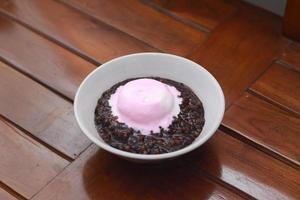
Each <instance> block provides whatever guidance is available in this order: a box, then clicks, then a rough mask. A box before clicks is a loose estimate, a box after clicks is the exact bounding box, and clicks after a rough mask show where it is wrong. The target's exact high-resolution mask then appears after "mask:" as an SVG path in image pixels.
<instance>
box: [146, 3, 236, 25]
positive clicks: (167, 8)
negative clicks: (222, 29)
mask: <svg viewBox="0 0 300 200" xmlns="http://www.w3.org/2000/svg"><path fill="white" fill-rule="evenodd" d="M143 1H144V2H146V3H147V4H149V5H151V6H153V7H154V8H156V9H158V10H160V11H163V12H164V13H165V14H169V15H171V16H172V17H175V18H176V19H178V20H181V21H182V22H184V23H188V24H190V23H191V22H192V23H195V24H199V25H201V26H204V27H206V28H208V29H209V30H212V29H214V28H215V27H216V26H217V25H218V24H220V23H221V22H222V21H223V20H225V19H226V18H227V17H228V16H230V15H232V14H233V13H234V12H235V11H236V10H237V8H236V7H235V6H234V5H233V4H230V3H228V2H226V1H223V0H143Z"/></svg>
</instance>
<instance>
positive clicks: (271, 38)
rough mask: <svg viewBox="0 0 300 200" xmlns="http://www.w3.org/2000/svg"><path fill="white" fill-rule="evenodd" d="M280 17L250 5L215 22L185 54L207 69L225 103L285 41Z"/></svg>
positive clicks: (229, 100) (263, 68) (265, 63)
mask: <svg viewBox="0 0 300 200" xmlns="http://www.w3.org/2000/svg"><path fill="white" fill-rule="evenodd" d="M280 24H281V19H280V18H279V17H278V16H275V15H273V14H271V13H268V12H266V11H263V10H261V9H258V8H255V7H251V6H240V10H239V11H238V12H237V13H236V14H235V15H233V16H232V17H230V18H229V19H228V20H227V21H226V22H224V23H223V24H222V25H220V26H218V27H217V28H216V29H215V31H214V32H213V34H212V35H211V36H210V37H209V39H208V40H207V41H206V42H205V43H204V44H203V45H202V46H201V47H200V48H199V49H197V50H195V51H194V53H192V54H191V55H190V56H188V57H189V58H191V59H192V60H194V61H195V62H197V63H199V64H200V65H202V66H204V67H205V68H206V69H208V70H209V71H210V72H211V73H212V74H213V75H214V76H215V77H216V79H217V80H218V81H219V82H220V84H221V87H222V88H223V90H224V93H225V98H226V106H227V107H228V105H230V103H232V102H233V101H234V100H235V99H237V98H238V97H239V96H240V95H241V94H242V93H243V91H244V90H245V89H246V88H247V87H248V86H249V85H250V84H251V83H252V82H253V81H254V80H255V79H256V78H257V77H258V76H259V75H260V74H261V73H263V72H264V70H265V69H266V68H267V67H268V66H269V65H270V64H271V63H272V61H273V60H274V59H275V58H276V57H277V56H279V54H280V52H282V51H283V48H284V47H285V46H286V45H287V43H288V41H287V40H286V39H284V38H283V37H282V36H281V25H280Z"/></svg>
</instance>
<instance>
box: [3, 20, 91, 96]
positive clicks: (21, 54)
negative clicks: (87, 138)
mask: <svg viewBox="0 0 300 200" xmlns="http://www.w3.org/2000/svg"><path fill="white" fill-rule="evenodd" d="M0 29H1V31H0V43H1V45H0V57H2V59H4V60H5V61H6V62H9V63H11V64H12V65H14V66H15V67H16V68H18V69H20V70H22V71H24V72H25V73H27V74H30V75H31V76H33V77H34V78H35V79H38V80H39V81H41V82H43V83H44V84H46V85H48V86H49V87H51V88H54V89H55V90H56V91H58V92H60V93H62V94H64V95H65V96H67V97H68V98H70V99H72V98H74V96H75V92H76V90H77V88H78V86H79V84H80V83H81V81H82V80H83V78H84V77H85V76H87V74H88V73H89V72H91V71H92V70H93V69H94V65H92V64H91V63H89V62H87V61H85V60H83V59H82V58H80V57H78V56H76V55H74V54H72V53H70V52H69V51H67V50H65V49H63V48H61V47H60V46H58V45H56V44H54V43H52V42H50V41H48V40H46V39H44V38H43V37H40V36H38V35H37V34H35V33H33V32H32V31H30V30H28V29H26V28H24V27H22V26H20V25H18V24H17V23H15V22H12V21H11V20H8V19H6V18H4V17H2V16H0Z"/></svg>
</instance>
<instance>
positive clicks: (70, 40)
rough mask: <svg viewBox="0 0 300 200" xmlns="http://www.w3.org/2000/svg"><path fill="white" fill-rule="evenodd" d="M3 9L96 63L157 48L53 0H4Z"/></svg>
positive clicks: (1, 7)
mask: <svg viewBox="0 0 300 200" xmlns="http://www.w3.org/2000/svg"><path fill="white" fill-rule="evenodd" d="M0 10H1V11H3V12H4V13H6V14H7V15H9V16H11V17H13V18H14V19H15V20H19V21H21V22H22V23H24V24H26V25H28V26H30V27H31V28H33V29H34V30H37V31H39V32H42V33H43V34H44V35H46V36H47V37H49V38H51V39H53V40H56V41H58V42H59V43H60V44H61V45H63V46H66V47H67V48H70V49H72V50H73V51H74V52H78V53H79V54H80V55H82V56H84V57H85V58H88V59H90V60H91V61H93V62H95V63H97V62H98V63H103V62H105V61H107V60H110V59H112V58H115V57H117V56H122V55H126V54H129V53H136V52H142V51H157V50H155V49H154V48H151V47H150V46H149V45H147V44H146V43H144V42H142V41H139V40H137V39H135V38H134V37H132V36H130V35H128V34H126V33H123V32H121V31H119V30H117V29H115V28H113V27H111V26H110V25H107V24H104V23H103V22H101V21H97V20H94V19H93V18H91V17H89V16H87V15H84V14H82V13H80V12H77V11H76V10H74V9H72V8H69V7H66V6H64V5H63V4H61V3H58V2H56V1H53V0H43V1H40V0H24V1H23V0H12V1H11V0H9V1H1V2H0ZM41 10H43V11H44V12H40V11H41ZM53 10H55V12H53ZM82 38H84V39H82ZM116 44H118V45H116Z"/></svg>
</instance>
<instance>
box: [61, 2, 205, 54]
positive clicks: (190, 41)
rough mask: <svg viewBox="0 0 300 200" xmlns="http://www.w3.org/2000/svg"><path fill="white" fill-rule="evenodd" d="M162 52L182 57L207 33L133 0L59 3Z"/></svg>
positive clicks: (199, 42)
mask: <svg viewBox="0 0 300 200" xmlns="http://www.w3.org/2000/svg"><path fill="white" fill-rule="evenodd" d="M62 1H63V2H65V3H67V4H69V5H72V6H74V7H76V8H78V9H80V10H82V11H83V12H85V13H88V14H89V15H91V16H93V17H95V18H97V19H99V20H100V21H103V22H105V23H107V24H109V25H112V26H114V27H116V28H118V29H120V30H121V31H124V32H126V33H128V34H130V35H132V36H134V37H136V38H138V39H139V40H142V41H144V42H146V43H148V44H150V45H152V46H154V47H156V48H158V49H160V50H162V51H166V52H170V53H174V54H178V55H183V56H184V55H186V54H187V53H189V52H190V51H191V50H192V49H193V48H195V47H196V46H198V45H199V44H201V43H202V42H203V41H204V40H205V39H206V36H207V33H204V32H202V31H199V30H197V29H195V28H192V27H190V26H187V25H185V24H183V23H181V22H178V21H177V20H175V19H172V18H171V17H169V16H166V15H164V14H162V13H160V12H158V11H156V10H154V9H152V8H150V7H149V6H147V5H145V4H142V3H141V2H139V1H136V0H127V1H106V0H98V1H94V0H62Z"/></svg>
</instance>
